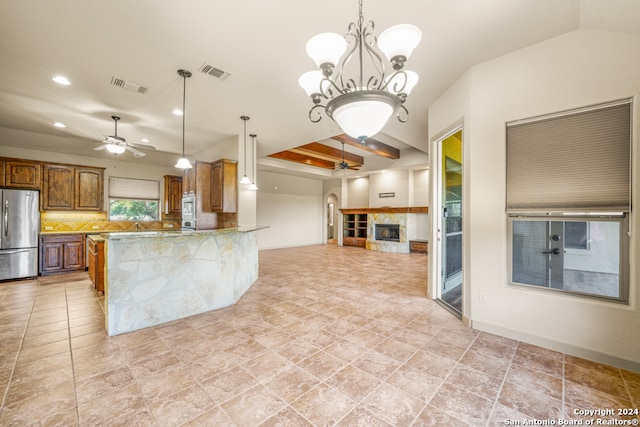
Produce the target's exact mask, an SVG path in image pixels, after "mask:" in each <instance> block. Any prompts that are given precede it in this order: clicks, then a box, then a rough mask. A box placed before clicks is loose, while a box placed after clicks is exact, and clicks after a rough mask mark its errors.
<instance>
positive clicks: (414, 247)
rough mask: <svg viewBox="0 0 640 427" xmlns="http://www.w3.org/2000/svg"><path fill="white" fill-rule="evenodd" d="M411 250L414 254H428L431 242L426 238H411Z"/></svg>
mask: <svg viewBox="0 0 640 427" xmlns="http://www.w3.org/2000/svg"><path fill="white" fill-rule="evenodd" d="M409 252H411V253H412V254H428V253H429V242H428V241H426V240H417V239H416V240H409Z"/></svg>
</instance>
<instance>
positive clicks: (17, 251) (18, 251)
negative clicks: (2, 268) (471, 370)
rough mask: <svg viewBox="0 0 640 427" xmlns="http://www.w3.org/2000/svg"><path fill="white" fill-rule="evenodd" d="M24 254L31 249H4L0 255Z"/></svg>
mask: <svg viewBox="0 0 640 427" xmlns="http://www.w3.org/2000/svg"><path fill="white" fill-rule="evenodd" d="M23 252H29V249H4V250H2V251H0V255H13V254H21V253H23Z"/></svg>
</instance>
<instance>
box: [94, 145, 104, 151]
mask: <svg viewBox="0 0 640 427" xmlns="http://www.w3.org/2000/svg"><path fill="white" fill-rule="evenodd" d="M105 148H107V146H106V145H105V144H101V145H99V146H97V147H96V148H94V150H104V149H105Z"/></svg>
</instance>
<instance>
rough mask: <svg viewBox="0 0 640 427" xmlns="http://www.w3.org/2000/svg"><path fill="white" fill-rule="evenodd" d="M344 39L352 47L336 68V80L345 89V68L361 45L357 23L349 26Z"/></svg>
mask: <svg viewBox="0 0 640 427" xmlns="http://www.w3.org/2000/svg"><path fill="white" fill-rule="evenodd" d="M344 38H345V39H347V46H351V47H350V48H349V50H347V52H345V54H344V55H343V56H342V58H341V59H340V62H339V63H338V65H337V66H336V68H335V70H336V71H335V80H336V81H339V82H340V86H342V87H343V88H344V87H346V86H345V82H344V67H345V66H346V65H347V64H348V63H349V62H350V61H351V58H352V57H353V54H354V53H355V52H356V49H358V44H359V41H358V40H359V39H360V35H359V33H358V27H357V26H356V24H355V23H353V22H352V23H350V24H349V29H348V31H347V34H346V35H345V36H344ZM349 39H352V40H351V41H352V42H351V43H349ZM341 92H343V91H341Z"/></svg>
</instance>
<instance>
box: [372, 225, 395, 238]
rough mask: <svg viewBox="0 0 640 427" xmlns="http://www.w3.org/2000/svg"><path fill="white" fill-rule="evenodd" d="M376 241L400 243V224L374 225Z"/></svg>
mask: <svg viewBox="0 0 640 427" xmlns="http://www.w3.org/2000/svg"><path fill="white" fill-rule="evenodd" d="M375 238H376V240H385V241H388V242H399V241H400V224H375Z"/></svg>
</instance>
